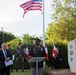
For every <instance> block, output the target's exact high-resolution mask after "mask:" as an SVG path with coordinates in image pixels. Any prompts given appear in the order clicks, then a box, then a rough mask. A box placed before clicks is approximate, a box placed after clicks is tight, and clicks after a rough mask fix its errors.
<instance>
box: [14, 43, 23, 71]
mask: <svg viewBox="0 0 76 75" xmlns="http://www.w3.org/2000/svg"><path fill="white" fill-rule="evenodd" d="M15 57H16V72H18V69H19V68H21V70H22V72H23V71H24V54H23V49H22V47H21V43H19V44H18V47H17V49H16V53H15Z"/></svg>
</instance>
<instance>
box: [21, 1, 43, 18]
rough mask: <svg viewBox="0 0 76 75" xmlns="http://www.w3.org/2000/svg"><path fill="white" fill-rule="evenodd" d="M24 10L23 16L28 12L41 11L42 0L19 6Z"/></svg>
mask: <svg viewBox="0 0 76 75" xmlns="http://www.w3.org/2000/svg"><path fill="white" fill-rule="evenodd" d="M20 7H22V8H23V9H24V14H23V17H24V15H25V13H27V12H28V11H30V10H40V11H42V0H30V1H27V2H25V3H23V4H21V5H20Z"/></svg>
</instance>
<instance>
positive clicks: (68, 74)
mask: <svg viewBox="0 0 76 75" xmlns="http://www.w3.org/2000/svg"><path fill="white" fill-rule="evenodd" d="M52 75H76V73H72V72H66V71H52Z"/></svg>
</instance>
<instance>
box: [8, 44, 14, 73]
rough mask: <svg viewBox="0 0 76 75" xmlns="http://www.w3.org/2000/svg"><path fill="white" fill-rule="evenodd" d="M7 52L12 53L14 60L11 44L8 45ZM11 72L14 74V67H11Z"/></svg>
mask: <svg viewBox="0 0 76 75" xmlns="http://www.w3.org/2000/svg"><path fill="white" fill-rule="evenodd" d="M7 50H9V51H10V53H11V55H12V58H13V50H12V48H11V44H8V48H7ZM10 70H11V72H13V65H11V67H10Z"/></svg>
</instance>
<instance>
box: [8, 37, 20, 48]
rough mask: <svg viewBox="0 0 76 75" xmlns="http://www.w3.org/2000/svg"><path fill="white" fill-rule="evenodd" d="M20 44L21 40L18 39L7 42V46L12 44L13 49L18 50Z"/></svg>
mask: <svg viewBox="0 0 76 75" xmlns="http://www.w3.org/2000/svg"><path fill="white" fill-rule="evenodd" d="M19 42H21V40H20V38H16V39H13V40H11V41H9V42H7V45H8V44H11V48H12V49H16V48H17V46H18V43H19Z"/></svg>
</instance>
